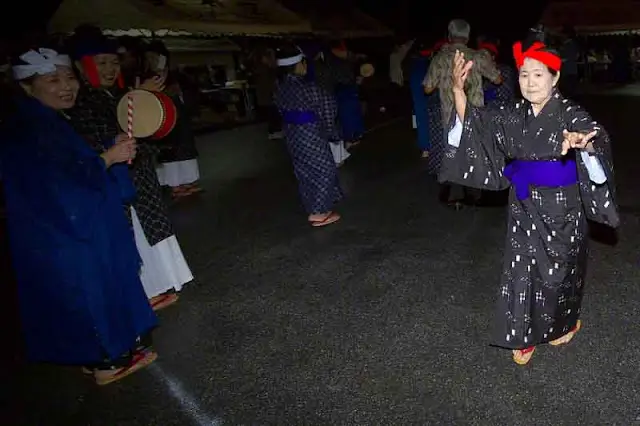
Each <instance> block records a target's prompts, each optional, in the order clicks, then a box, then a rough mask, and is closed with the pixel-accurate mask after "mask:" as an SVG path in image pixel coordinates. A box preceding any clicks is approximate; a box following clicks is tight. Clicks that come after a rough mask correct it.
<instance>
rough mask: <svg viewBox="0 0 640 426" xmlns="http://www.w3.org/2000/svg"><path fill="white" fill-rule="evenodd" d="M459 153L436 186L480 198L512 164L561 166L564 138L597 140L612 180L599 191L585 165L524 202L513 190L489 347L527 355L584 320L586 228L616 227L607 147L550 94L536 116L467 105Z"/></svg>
mask: <svg viewBox="0 0 640 426" xmlns="http://www.w3.org/2000/svg"><path fill="white" fill-rule="evenodd" d="M466 114H467V115H466V117H465V120H464V123H463V126H464V130H463V135H462V139H461V141H460V146H459V148H455V147H453V146H450V149H449V150H448V151H447V153H446V155H445V158H444V160H443V166H442V170H441V175H440V179H441V180H444V181H452V182H456V183H460V184H462V185H466V186H471V187H475V188H480V189H488V190H500V189H504V188H508V187H509V186H510V182H509V181H508V180H507V179H506V178H505V177H504V176H503V170H504V166H505V163H506V162H507V161H508V160H512V159H519V160H552V161H554V160H555V161H558V160H560V157H561V150H562V141H563V137H562V131H563V130H564V129H567V130H569V131H579V132H584V131H591V130H598V135H597V136H596V138H595V139H594V147H595V151H596V153H595V155H596V156H597V158H598V159H599V161H600V163H601V165H602V166H603V168H604V169H605V172H606V175H607V180H606V182H604V183H603V184H595V183H593V182H592V181H590V179H589V174H588V171H587V169H586V166H585V165H584V163H583V161H582V157H581V156H580V155H575V151H571V152H570V155H573V156H575V158H576V162H577V167H578V176H579V183H578V184H573V185H568V186H561V187H541V186H535V185H531V186H530V196H529V198H527V199H524V200H519V199H518V198H517V197H516V196H515V194H514V191H513V189H512V190H511V194H510V198H509V219H508V226H507V238H506V246H505V251H504V265H503V270H502V279H501V285H500V289H499V292H498V303H497V308H498V309H497V313H496V314H497V317H496V324H495V330H494V333H493V343H494V344H496V345H498V346H502V347H507V348H512V349H522V348H526V347H529V346H534V345H537V344H540V343H545V342H548V341H551V340H554V339H557V338H559V337H561V336H562V335H564V334H566V333H567V332H568V331H569V330H570V329H572V328H573V327H574V326H575V325H576V322H577V320H578V318H579V316H580V310H581V303H582V292H583V288H584V284H585V283H584V279H585V267H586V263H587V240H588V235H587V219H589V220H592V221H596V222H600V223H603V224H606V225H609V226H612V227H617V226H618V224H619V217H618V211H617V208H616V203H615V191H614V182H613V165H612V157H611V152H610V143H609V137H608V135H607V133H606V131H605V130H604V129H602V128H601V127H600V126H599V125H598V123H596V122H594V121H592V119H591V117H590V116H589V114H588V113H587V112H586V111H584V110H583V109H582V108H581V107H579V106H578V105H576V104H574V103H572V102H571V101H569V100H567V99H564V98H563V97H562V96H561V95H560V94H559V93H557V92H556V93H554V94H553V96H552V98H551V100H550V101H549V102H548V103H547V105H545V107H544V108H543V110H542V111H540V113H539V114H538V116H535V115H534V114H533V112H532V109H531V106H530V104H529V103H528V102H526V101H518V102H512V103H511V104H509V105H508V106H502V107H499V108H495V109H494V108H486V109H485V108H476V107H473V106H472V105H469V104H468V105H467V113H466Z"/></svg>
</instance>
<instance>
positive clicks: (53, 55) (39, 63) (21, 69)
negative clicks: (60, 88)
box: [11, 48, 71, 81]
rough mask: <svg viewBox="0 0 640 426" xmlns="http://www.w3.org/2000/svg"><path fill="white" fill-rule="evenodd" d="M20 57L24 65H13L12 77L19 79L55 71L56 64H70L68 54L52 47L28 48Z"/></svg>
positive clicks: (66, 65) (68, 65)
mask: <svg viewBox="0 0 640 426" xmlns="http://www.w3.org/2000/svg"><path fill="white" fill-rule="evenodd" d="M20 59H22V60H23V61H24V62H26V65H13V66H12V67H11V68H12V70H13V77H14V78H15V79H16V80H18V81H20V80H24V79H26V78H29V77H33V76H34V75H36V74H38V75H45V74H50V73H52V72H55V71H56V66H57V65H60V66H65V67H70V66H71V58H69V56H68V55H60V54H58V52H56V51H55V50H52V49H44V48H42V49H38V51H37V52H36V51H35V50H30V51H28V52H27V53H25V54H23V55H20Z"/></svg>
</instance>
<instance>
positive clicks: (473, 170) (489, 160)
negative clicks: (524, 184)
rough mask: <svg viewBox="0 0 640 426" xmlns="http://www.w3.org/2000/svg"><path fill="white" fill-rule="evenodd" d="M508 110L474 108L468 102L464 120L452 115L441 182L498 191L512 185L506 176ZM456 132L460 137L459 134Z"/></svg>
mask: <svg viewBox="0 0 640 426" xmlns="http://www.w3.org/2000/svg"><path fill="white" fill-rule="evenodd" d="M504 108H505V107H498V108H489V107H487V108H483V107H475V106H473V105H471V104H470V103H469V102H467V108H466V113H465V117H464V120H463V121H462V122H460V120H459V119H458V118H457V114H456V113H455V111H454V112H453V113H452V122H453V120H456V125H454V126H450V129H451V130H450V132H449V137H448V139H449V141H448V144H447V145H446V146H445V154H444V156H443V160H442V166H441V168H440V173H439V176H438V180H439V181H440V182H451V183H457V184H460V185H464V186H468V187H472V188H478V189H486V190H493V191H498V190H502V189H506V188H508V187H509V186H510V182H509V180H508V179H506V178H505V177H504V175H503V170H504V166H505V162H506V154H505V152H506V150H505V146H504V144H505V141H506V135H505V130H504V122H505V117H506V114H507V113H508V112H507V111H505V110H504ZM456 133H457V134H456Z"/></svg>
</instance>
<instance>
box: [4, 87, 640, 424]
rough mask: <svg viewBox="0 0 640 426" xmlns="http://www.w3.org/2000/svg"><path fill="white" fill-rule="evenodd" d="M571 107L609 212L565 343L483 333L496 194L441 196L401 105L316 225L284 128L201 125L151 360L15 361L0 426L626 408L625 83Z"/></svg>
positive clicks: (612, 418) (576, 417) (633, 138)
mask: <svg viewBox="0 0 640 426" xmlns="http://www.w3.org/2000/svg"><path fill="white" fill-rule="evenodd" d="M584 104H585V105H586V106H588V107H589V109H590V111H591V113H592V114H593V115H594V117H595V118H596V119H598V120H600V121H601V122H602V123H603V124H604V125H605V126H606V127H607V128H608V130H609V131H610V133H611V134H612V137H613V141H614V144H615V145H614V153H615V158H616V166H617V170H616V172H617V179H618V187H619V192H620V194H619V195H620V196H619V201H620V204H621V205H622V212H623V215H622V220H623V224H622V227H621V232H620V233H619V241H618V244H617V245H615V246H610V245H607V244H603V243H598V242H594V243H593V244H592V252H591V259H590V260H591V264H590V269H589V275H588V284H587V285H588V287H587V292H586V297H585V300H584V306H583V311H584V315H583V321H584V328H583V330H582V331H581V332H580V333H579V334H578V336H577V337H576V338H575V339H574V341H573V342H572V343H571V344H570V345H568V346H567V347H561V348H552V347H541V348H539V350H538V351H536V353H535V355H534V357H533V359H532V361H531V362H530V364H529V365H528V366H525V367H520V366H517V365H515V364H514V363H513V362H512V361H511V359H510V353H509V352H508V351H505V350H501V349H497V348H493V347H490V346H489V345H488V340H487V338H488V330H489V327H490V322H491V319H492V314H493V311H494V306H493V300H494V296H495V294H496V292H497V286H498V280H499V274H500V265H501V254H502V245H503V241H504V232H505V210H504V209H503V208H500V207H496V208H473V209H467V210H464V211H461V212H452V211H450V210H448V209H446V208H445V207H443V206H441V205H439V204H438V203H437V201H436V197H437V192H438V187H437V185H436V184H435V182H434V179H433V178H432V177H430V176H428V175H427V174H426V172H425V170H424V164H423V163H422V162H421V161H420V159H419V158H418V152H417V148H415V147H414V144H413V134H412V131H411V129H410V120H409V119H406V120H399V121H394V122H392V123H390V124H389V125H387V126H381V127H380V128H378V129H377V130H376V131H374V132H371V133H370V134H369V135H368V138H367V140H366V141H365V143H364V144H363V145H364V146H362V147H361V148H359V150H358V151H357V152H356V153H355V154H354V155H353V157H352V159H350V160H349V162H348V163H347V164H346V165H345V167H344V169H343V170H341V174H342V180H343V184H344V187H345V190H346V193H347V198H346V200H345V201H344V202H343V203H341V205H340V206H339V208H338V210H339V211H340V212H341V213H342V214H343V220H342V221H341V222H340V223H338V224H336V225H333V226H331V227H328V228H325V229H311V228H310V227H309V226H308V225H307V224H306V221H305V215H304V213H303V212H302V209H301V207H300V206H299V203H298V199H297V194H296V185H295V181H294V179H293V175H292V173H291V171H290V168H289V166H288V159H287V156H286V152H285V151H284V148H283V146H282V143H281V142H279V141H269V140H267V139H266V138H265V137H264V136H263V135H264V133H265V129H264V128H263V127H260V126H250V127H243V128H239V129H236V130H231V131H227V132H222V133H216V134H212V135H208V136H206V137H203V138H201V140H200V145H199V147H200V150H201V155H202V158H201V168H202V174H203V185H204V187H205V188H206V190H207V192H205V193H204V194H202V195H201V196H199V197H197V198H194V199H191V200H185V201H184V202H181V203H179V204H175V205H173V206H172V215H173V217H174V220H175V224H176V227H177V229H178V238H179V241H180V243H181V245H182V247H183V249H184V251H185V254H186V256H187V258H188V260H189V262H190V265H191V267H192V269H193V271H194V274H195V276H196V277H197V279H196V281H194V282H193V283H191V284H189V285H187V286H186V287H185V289H184V291H183V294H182V297H181V299H180V302H179V303H178V304H177V305H175V306H173V307H171V308H168V309H167V310H165V311H163V312H161V313H160V320H161V324H162V325H161V327H160V328H159V329H158V331H157V333H156V334H155V340H156V345H157V349H158V352H159V353H160V358H159V360H158V361H157V362H156V363H155V364H154V365H152V366H151V367H150V368H148V369H147V370H144V371H142V372H140V373H137V374H135V375H133V376H131V377H129V378H127V379H125V380H123V381H121V382H119V383H116V384H112V385H109V386H106V387H102V388H98V387H96V386H95V385H94V384H93V383H92V382H91V381H88V380H86V379H85V378H83V377H82V374H81V373H80V371H79V370H78V369H77V368H59V367H50V366H29V367H27V368H24V369H23V370H20V371H19V373H18V382H17V385H16V386H15V387H13V388H12V389H11V390H10V393H12V394H13V408H12V410H11V411H5V413H9V412H10V413H11V416H12V417H13V419H12V420H10V421H9V422H7V423H5V422H2V424H11V425H28V426H57V425H64V426H75V425H82V426H85V425H86V426H88V425H91V426H134V425H136V426H137V425H141V426H142V425H144V426H151V425H158V426H173V425H176V426H189V425H193V426H202V425H222V424H225V425H227V424H228V425H276V424H277V425H284V424H291V425H303V424H308V425H325V424H326V425H328V424H331V425H333V424H344V425H374V424H381V425H408V424H429V425H507V424H508V425H633V424H640V396H638V395H639V393H640V380H638V379H639V378H640V377H639V375H640V373H639V369H638V365H637V362H638V359H640V348H639V347H638V346H636V342H637V341H638V338H639V337H640V328H639V327H638V325H639V320H638V316H637V314H636V312H638V308H637V305H638V301H640V286H639V285H638V284H639V283H640V280H639V278H640V274H639V272H638V260H639V256H638V255H639V253H640V250H639V246H638V235H639V234H638V231H639V222H640V198H639V197H638V195H639V193H640V189H638V183H637V182H638V171H637V167H636V161H637V159H638V158H639V157H640V148H639V146H638V143H637V137H638V127H637V125H636V122H637V118H636V114H637V111H638V108H639V107H640V97H639V98H635V97H593V98H590V99H586V100H585V102H584ZM5 384H6V382H5ZM7 418H8V417H7Z"/></svg>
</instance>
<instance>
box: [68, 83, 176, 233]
mask: <svg viewBox="0 0 640 426" xmlns="http://www.w3.org/2000/svg"><path fill="white" fill-rule="evenodd" d="M124 94H125V92H124V91H123V90H118V89H116V88H112V89H110V90H107V89H102V88H93V87H89V86H88V85H84V86H83V87H82V88H81V89H80V93H78V101H77V102H76V105H75V107H73V108H71V109H69V110H66V111H65V114H66V115H67V116H68V117H69V119H70V124H71V125H72V126H73V128H74V129H75V130H76V132H78V133H79V134H81V135H82V136H83V137H84V138H85V140H86V141H87V143H89V145H90V146H91V147H92V148H94V149H95V150H96V151H97V152H102V151H104V149H105V147H107V146H108V145H109V144H111V143H112V142H113V139H114V138H115V137H116V135H117V134H118V133H120V132H121V130H120V126H119V125H118V119H117V116H116V109H117V106H118V101H119V100H120V99H121V98H122V96H123V95H124ZM158 152H159V150H158V146H157V143H156V142H154V141H149V140H145V139H140V140H138V141H137V153H136V158H135V160H133V163H132V166H131V167H130V172H131V177H132V179H133V183H134V185H135V187H136V192H137V197H136V199H135V200H134V201H133V203H132V205H133V208H135V210H136V214H137V215H138V218H139V220H140V224H141V225H142V229H143V231H144V235H145V237H146V238H147V241H148V242H149V245H151V246H154V245H156V244H158V243H159V242H160V241H163V240H165V239H167V238H169V237H170V236H172V235H173V234H174V232H173V225H172V224H171V221H170V220H169V214H168V212H167V206H166V205H165V203H164V200H163V199H162V188H161V187H160V183H159V182H158V175H157V174H156V159H155V158H156V156H157V154H158ZM128 206H129V204H127V206H126V207H127V208H126V212H127V214H129V208H128Z"/></svg>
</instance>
